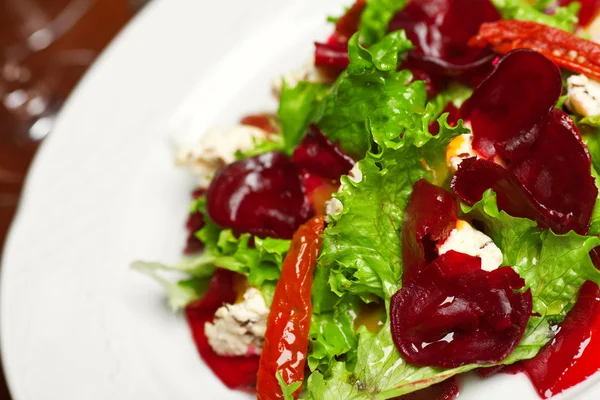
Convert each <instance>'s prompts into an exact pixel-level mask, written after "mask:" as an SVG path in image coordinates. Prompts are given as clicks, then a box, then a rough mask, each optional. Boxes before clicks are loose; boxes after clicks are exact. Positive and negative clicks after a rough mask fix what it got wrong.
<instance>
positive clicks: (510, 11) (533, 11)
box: [492, 0, 580, 32]
mask: <svg viewBox="0 0 600 400" xmlns="http://www.w3.org/2000/svg"><path fill="white" fill-rule="evenodd" d="M492 3H494V5H495V6H496V8H497V9H498V11H500V14H502V18H503V19H517V20H521V21H533V22H537V23H540V24H544V25H547V26H550V27H553V28H558V29H562V30H564V31H567V32H575V28H576V27H577V21H578V17H577V15H578V14H579V8H580V4H579V3H577V2H574V3H571V4H569V5H568V6H566V7H556V12H555V13H554V14H553V15H549V14H546V13H544V12H543V9H541V8H540V7H536V6H535V5H532V4H530V3H528V2H527V1H526V0H492ZM540 4H541V3H540ZM542 5H543V4H542Z"/></svg>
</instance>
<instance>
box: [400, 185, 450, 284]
mask: <svg viewBox="0 0 600 400" xmlns="http://www.w3.org/2000/svg"><path fill="white" fill-rule="evenodd" d="M456 212H457V204H456V200H455V198H454V196H453V195H452V194H451V193H449V192H447V191H445V190H444V189H442V188H440V187H438V186H435V185H432V184H431V183H429V182H427V181H426V180H424V179H421V180H419V181H417V183H415V185H414V187H413V192H412V194H411V196H410V199H409V200H408V205H407V206H406V211H405V213H404V221H403V223H402V264H403V265H402V268H403V272H402V281H403V282H405V283H406V282H407V281H408V280H409V279H412V277H413V276H415V275H417V274H418V273H419V272H420V271H421V269H422V268H423V267H425V266H426V265H427V264H429V263H430V262H431V261H433V259H434V258H435V257H436V256H437V253H436V252H435V243H436V242H437V241H444V240H445V239H446V238H447V237H448V235H450V232H451V231H452V229H454V228H455V227H456V220H457V214H456Z"/></svg>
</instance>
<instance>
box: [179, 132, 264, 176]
mask: <svg viewBox="0 0 600 400" xmlns="http://www.w3.org/2000/svg"><path fill="white" fill-rule="evenodd" d="M267 135H268V133H267V132H265V131H264V130H262V129H260V128H256V127H254V126H249V125H238V126H236V127H234V128H232V129H231V130H229V131H228V132H223V131H220V130H211V131H209V132H207V133H206V135H205V136H204V137H203V138H202V140H201V141H200V142H198V143H196V144H194V145H192V146H187V147H184V148H182V149H180V150H179V151H178V153H177V155H176V156H175V163H176V164H177V165H180V166H185V167H188V168H189V169H190V170H191V171H192V172H193V173H194V174H195V175H197V176H198V177H199V185H200V186H201V187H207V186H208V184H209V183H210V180H211V179H212V176H213V175H214V173H215V172H216V170H217V169H219V168H221V167H222V166H224V165H226V164H230V163H232V162H234V161H235V153H236V152H238V151H247V150H250V149H252V148H253V147H254V143H255V142H256V140H258V139H260V138H265V137H266V136H267Z"/></svg>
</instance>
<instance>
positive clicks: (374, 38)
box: [359, 0, 408, 45]
mask: <svg viewBox="0 0 600 400" xmlns="http://www.w3.org/2000/svg"><path fill="white" fill-rule="evenodd" d="M407 3H408V0H368V1H367V5H366V7H365V9H364V10H363V12H362V14H361V17H360V26H359V32H360V38H361V41H362V43H363V44H365V45H371V44H373V43H376V42H378V41H379V40H381V38H383V37H384V36H385V34H386V32H387V30H388V25H389V23H390V21H391V20H392V18H393V17H394V15H395V14H396V13H397V12H398V11H400V10H401V9H403V8H404V7H405V6H406V4H407Z"/></svg>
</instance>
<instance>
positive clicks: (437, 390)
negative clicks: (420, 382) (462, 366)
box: [396, 377, 458, 400]
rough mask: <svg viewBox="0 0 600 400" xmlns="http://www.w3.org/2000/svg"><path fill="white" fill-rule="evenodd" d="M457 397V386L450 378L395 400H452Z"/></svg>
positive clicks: (454, 380)
mask: <svg viewBox="0 0 600 400" xmlns="http://www.w3.org/2000/svg"><path fill="white" fill-rule="evenodd" d="M457 397H458V385H457V384H456V379H454V378H453V377H452V378H448V379H446V380H445V381H442V382H440V383H436V384H435V385H431V386H429V387H426V388H425V389H421V390H417V391H416V392H412V393H409V394H405V395H403V396H400V397H396V400H454V399H456V398H457Z"/></svg>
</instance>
